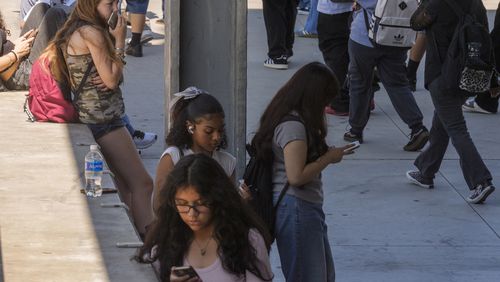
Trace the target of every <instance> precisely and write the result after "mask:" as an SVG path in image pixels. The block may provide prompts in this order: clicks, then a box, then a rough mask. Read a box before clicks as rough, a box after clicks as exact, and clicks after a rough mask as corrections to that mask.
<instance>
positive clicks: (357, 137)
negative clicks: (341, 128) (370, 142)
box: [344, 130, 363, 143]
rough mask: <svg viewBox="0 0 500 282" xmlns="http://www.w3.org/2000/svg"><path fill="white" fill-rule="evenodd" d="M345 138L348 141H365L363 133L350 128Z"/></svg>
mask: <svg viewBox="0 0 500 282" xmlns="http://www.w3.org/2000/svg"><path fill="white" fill-rule="evenodd" d="M344 140H345V141H347V142H354V141H359V143H363V135H360V134H354V133H352V132H351V131H350V130H349V131H347V132H346V133H344Z"/></svg>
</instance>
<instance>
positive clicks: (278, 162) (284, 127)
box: [272, 121, 323, 204]
mask: <svg viewBox="0 0 500 282" xmlns="http://www.w3.org/2000/svg"><path fill="white" fill-rule="evenodd" d="M296 140H303V141H305V142H306V143H307V133H306V129H305V127H304V125H303V124H302V123H301V122H299V121H285V122H282V123H280V124H279V125H278V126H276V128H275V129H274V136H273V146H272V149H273V153H274V163H273V191H274V192H281V190H282V189H283V188H284V187H285V183H286V182H287V181H288V180H287V177H286V171H285V156H284V153H283V149H284V148H285V146H286V145H287V144H288V143H290V142H292V141H296ZM322 186H323V183H322V182H321V173H320V174H318V175H317V176H316V177H315V178H314V179H313V180H311V182H309V183H307V184H304V185H303V186H301V187H296V186H292V185H290V187H289V188H288V191H287V194H289V195H293V196H295V197H297V198H300V199H302V200H304V201H308V202H312V203H319V204H321V203H323V188H322Z"/></svg>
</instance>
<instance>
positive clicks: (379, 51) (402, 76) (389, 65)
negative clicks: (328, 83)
mask: <svg viewBox="0 0 500 282" xmlns="http://www.w3.org/2000/svg"><path fill="white" fill-rule="evenodd" d="M348 49H349V59H350V61H349V71H348V73H349V79H350V85H349V96H350V103H349V124H350V126H351V132H352V133H354V134H358V135H361V134H362V133H363V129H364V128H365V126H366V124H367V123H368V119H369V117H370V100H371V98H372V97H373V90H372V81H373V73H374V68H375V67H377V71H378V75H379V77H380V80H381V81H382V84H384V87H385V89H386V90H387V94H388V95H389V98H390V99H391V103H392V105H393V106H394V109H395V110H396V112H397V113H398V115H399V117H400V118H401V119H402V120H403V121H404V122H405V123H406V124H407V125H408V127H410V128H412V129H413V128H418V127H419V126H421V125H422V118H423V116H422V112H421V111H420V108H419V107H418V105H417V102H416V101H415V97H413V94H412V93H411V90H410V84H409V82H408V78H407V77H406V66H405V62H406V52H407V50H405V49H399V48H396V47H387V46H383V47H377V48H370V47H368V46H364V45H361V44H359V43H356V42H354V41H353V40H349V43H348Z"/></svg>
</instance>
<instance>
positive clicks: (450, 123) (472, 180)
mask: <svg viewBox="0 0 500 282" xmlns="http://www.w3.org/2000/svg"><path fill="white" fill-rule="evenodd" d="M439 82H440V78H436V79H435V80H434V81H432V82H431V83H430V84H429V91H430V93H431V98H432V103H433V104H434V108H435V110H434V117H433V118H432V128H431V131H430V137H429V146H428V147H427V148H426V149H425V151H423V152H422V153H420V155H419V156H418V157H417V159H416V160H415V166H416V167H417V168H418V169H419V170H420V172H421V173H422V174H423V175H424V176H425V177H429V178H434V175H435V174H436V173H437V172H438V170H439V167H440V166H441V162H442V161H443V157H444V154H445V152H446V148H448V143H449V142H450V139H451V143H452V144H453V147H455V150H456V151H457V153H458V155H459V157H460V168H461V169H462V174H463V176H464V178H465V182H467V186H469V189H470V190H473V189H474V188H475V187H476V185H478V184H481V183H483V182H485V181H486V180H489V181H491V179H492V177H491V173H490V171H489V170H488V168H487V167H486V165H485V164H484V162H483V160H482V159H481V156H480V155H479V152H478V151H477V149H476V146H475V145H474V142H472V139H471V137H470V134H469V131H468V130H467V125H466V124H465V119H464V115H463V113H462V105H463V103H464V102H465V98H464V97H460V96H458V95H455V96H452V95H446V94H444V93H442V92H441V90H440V85H439Z"/></svg>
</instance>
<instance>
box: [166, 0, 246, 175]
mask: <svg viewBox="0 0 500 282" xmlns="http://www.w3.org/2000/svg"><path fill="white" fill-rule="evenodd" d="M165 1H166V2H165V7H166V19H167V22H166V25H165V28H166V30H165V36H166V40H165V41H166V44H165V95H166V97H165V101H166V105H165V113H168V104H169V101H170V97H171V95H172V94H173V93H176V92H178V91H179V90H182V89H184V88H186V87H188V86H191V85H194V86H197V87H199V88H202V89H205V90H207V91H208V92H210V94H212V95H214V96H215V97H217V99H218V100H219V101H220V102H221V104H222V106H223V107H224V110H225V113H226V119H225V121H226V132H227V135H228V139H229V140H228V141H229V142H228V143H229V147H228V151H229V152H231V153H232V154H233V155H235V156H236V157H237V159H238V168H237V169H238V175H241V173H242V172H243V169H244V164H245V141H246V140H245V138H244V137H245V133H246V56H247V51H246V50H247V49H246V46H247V41H246V36H247V28H246V23H247V1H246V0H210V1H207V0H165ZM165 118H166V122H165V124H166V129H165V132H168V124H169V117H168V114H166V116H165ZM237 137H240V138H237Z"/></svg>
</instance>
